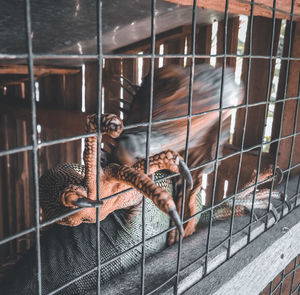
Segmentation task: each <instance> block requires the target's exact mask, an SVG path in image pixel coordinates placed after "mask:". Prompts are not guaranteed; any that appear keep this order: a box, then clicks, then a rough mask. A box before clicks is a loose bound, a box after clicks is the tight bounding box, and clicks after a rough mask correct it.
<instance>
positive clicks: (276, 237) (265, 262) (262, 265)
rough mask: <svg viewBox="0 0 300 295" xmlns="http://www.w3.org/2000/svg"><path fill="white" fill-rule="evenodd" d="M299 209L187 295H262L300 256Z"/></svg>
mask: <svg viewBox="0 0 300 295" xmlns="http://www.w3.org/2000/svg"><path fill="white" fill-rule="evenodd" d="M299 214H300V208H297V209H295V210H294V211H293V212H291V213H290V214H289V215H287V216H286V217H285V218H283V219H282V220H281V221H279V222H278V223H277V224H276V225H275V226H273V227H272V228H271V229H269V230H268V231H267V232H265V233H263V234H262V235H261V236H260V238H259V239H256V240H254V241H253V242H252V243H251V244H249V245H248V246H247V247H245V248H244V249H242V250H241V251H240V252H238V253H237V254H236V255H235V256H234V257H233V258H232V259H230V260H229V261H227V262H226V263H224V264H223V265H221V266H220V267H219V268H218V269H216V270H215V271H214V272H213V273H211V274H209V275H208V276H207V277H206V278H204V279H203V280H202V281H201V282H199V283H197V284H196V285H195V286H194V287H193V288H192V289H190V290H189V291H187V292H186V293H184V294H187V295H191V294H199V293H198V292H199V290H201V293H203V294H213V295H219V294H220V295H221V294H222V295H224V294H226V295H230V294H234V295H238V294H241V295H242V294H259V293H260V292H261V291H262V290H263V289H264V288H265V286H266V285H267V284H268V283H269V282H270V281H272V280H273V279H274V278H275V277H276V276H277V274H278V273H280V272H281V271H282V270H283V269H285V267H286V266H287V265H288V264H289V262H290V261H291V260H292V259H293V258H295V257H296V256H297V255H298V254H299V244H300V222H299V217H298V216H299Z"/></svg>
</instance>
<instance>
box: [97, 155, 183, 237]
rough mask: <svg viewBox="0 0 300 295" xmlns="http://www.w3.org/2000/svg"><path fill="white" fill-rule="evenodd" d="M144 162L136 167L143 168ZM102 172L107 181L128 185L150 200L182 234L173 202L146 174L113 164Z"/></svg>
mask: <svg viewBox="0 0 300 295" xmlns="http://www.w3.org/2000/svg"><path fill="white" fill-rule="evenodd" d="M144 162H145V161H141V162H139V164H140V165H141V166H138V167H139V168H141V167H143V165H144ZM103 172H104V174H105V176H106V178H107V179H112V180H113V179H114V180H116V181H118V182H120V183H124V184H126V185H129V186H130V187H133V188H135V189H136V190H137V191H139V192H140V193H142V194H143V195H144V196H145V197H147V198H149V199H150V200H152V201H153V203H154V204H155V205H156V206H157V208H158V209H160V210H161V211H163V212H165V213H166V214H168V215H169V216H170V217H171V218H172V220H174V223H175V224H176V226H177V227H178V230H179V232H180V233H181V234H183V227H182V224H181V221H180V217H179V215H178V212H177V211H176V205H175V203H174V200H173V198H172V196H171V195H170V194H169V193H168V192H167V191H166V190H165V189H164V188H163V187H159V186H157V185H156V184H155V183H154V182H153V181H152V180H151V178H149V177H148V176H147V175H146V174H144V173H143V172H141V171H138V170H136V168H133V167H129V166H121V165H118V164H115V163H114V164H109V165H108V166H106V167H104V168H103Z"/></svg>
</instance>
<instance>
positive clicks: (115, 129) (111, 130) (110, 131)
mask: <svg viewBox="0 0 300 295" xmlns="http://www.w3.org/2000/svg"><path fill="white" fill-rule="evenodd" d="M97 122H98V116H97V114H93V115H88V116H87V122H86V131H87V132H97V130H98V128H97V126H98V123H97ZM100 128H101V129H100V131H101V133H102V134H107V135H109V136H111V137H113V138H116V137H119V136H120V134H121V133H122V131H123V128H124V126H123V121H122V120H121V119H120V118H119V117H118V116H117V115H115V114H107V113H106V114H103V115H101V124H100Z"/></svg>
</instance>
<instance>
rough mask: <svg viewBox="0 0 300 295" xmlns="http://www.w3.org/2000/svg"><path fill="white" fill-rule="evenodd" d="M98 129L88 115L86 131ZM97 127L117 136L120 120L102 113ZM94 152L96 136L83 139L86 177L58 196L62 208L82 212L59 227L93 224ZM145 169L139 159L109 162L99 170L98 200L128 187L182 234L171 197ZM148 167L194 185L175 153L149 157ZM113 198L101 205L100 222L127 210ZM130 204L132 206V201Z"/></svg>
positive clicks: (93, 119) (96, 205)
mask: <svg viewBox="0 0 300 295" xmlns="http://www.w3.org/2000/svg"><path fill="white" fill-rule="evenodd" d="M97 126H98V117H97V115H90V116H88V117H87V123H86V130H87V132H97ZM100 126H101V134H107V135H109V136H111V137H118V136H119V135H120V134H121V132H122V131H123V122H122V120H121V119H120V118H119V117H118V116H116V115H113V114H103V115H102V116H101V125H100ZM96 151H97V137H96V136H93V137H88V138H86V139H85V151H84V162H85V178H84V181H83V185H82V186H79V185H69V186H67V187H66V188H65V189H64V191H63V192H62V193H61V196H60V199H61V203H62V205H63V206H64V207H65V208H66V207H67V208H70V209H75V208H78V207H84V208H85V209H83V210H81V211H80V212H78V213H75V214H74V215H71V216H69V217H66V218H64V219H63V220H61V221H60V223H61V224H65V225H72V226H74V225H78V224H80V223H81V222H95V221H96V219H97V218H96V210H95V208H93V207H98V206H100V205H101V204H102V201H101V200H97V189H96V175H97V165H96V159H97V154H96ZM145 167H146V161H145V160H139V161H137V162H136V163H135V164H134V165H133V166H132V167H129V166H124V165H119V164H116V163H110V164H108V165H107V166H105V167H104V168H101V171H100V173H101V177H100V194H101V196H100V198H105V197H108V196H109V195H111V194H115V193H118V192H121V191H122V190H124V189H126V188H129V187H132V188H135V189H136V190H138V191H139V192H140V193H142V194H143V195H144V196H146V197H148V198H150V199H151V200H152V201H153V202H154V204H155V205H156V206H157V207H158V208H159V209H160V210H162V211H163V212H165V213H166V214H168V215H169V216H170V217H171V219H172V220H173V222H174V223H175V224H176V226H177V229H178V231H179V232H180V234H183V226H182V223H181V220H180V217H179V214H178V212H177V211H176V205H175V203H174V200H173V198H172V196H171V195H170V194H169V193H168V192H167V191H166V190H165V189H164V188H162V187H159V186H157V185H156V184H155V183H154V182H153V180H152V179H151V178H150V177H149V176H148V175H146V174H145V173H144V172H145ZM148 167H149V169H148V173H149V174H154V173H155V172H157V171H160V170H169V171H171V172H174V173H180V175H182V176H183V177H184V178H185V179H186V181H187V183H188V184H189V186H190V187H192V186H193V180H192V176H191V173H190V171H189V169H188V167H187V165H186V164H185V163H184V161H183V159H182V158H181V156H180V155H179V154H178V153H177V152H174V151H172V150H167V151H165V152H161V153H159V154H157V155H154V156H151V157H149V166H148ZM116 187H117V189H116ZM103 192H104V193H103ZM129 194H130V193H129ZM127 197H129V198H130V197H132V198H136V195H135V193H132V194H130V196H128V195H127ZM115 198H117V199H115ZM115 198H112V199H108V200H105V201H104V202H103V207H102V208H101V210H100V220H101V218H105V217H106V216H107V215H108V214H109V213H111V212H113V211H114V210H117V209H121V208H125V207H127V205H126V202H124V200H123V199H122V198H120V197H119V196H117V197H115ZM127 200H128V199H127ZM137 201H138V200H137ZM110 202H111V204H110ZM133 204H135V202H134V201H133ZM103 211H104V212H103Z"/></svg>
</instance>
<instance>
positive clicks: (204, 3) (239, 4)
mask: <svg viewBox="0 0 300 295" xmlns="http://www.w3.org/2000/svg"><path fill="white" fill-rule="evenodd" d="M165 1H168V2H172V3H176V4H180V5H190V6H191V5H193V0H165ZM228 2H229V3H228V12H229V13H232V14H245V15H250V9H251V5H250V4H251V1H250V0H231V1H228ZM225 3H226V1H225V0H198V1H197V6H199V7H201V8H206V9H213V10H216V11H221V12H224V9H225ZM291 3H292V0H277V1H276V18H282V19H290V11H291ZM272 9H273V0H255V6H254V11H253V14H254V15H258V16H264V17H269V18H271V17H272ZM294 19H295V20H299V19H300V0H295V4H294Z"/></svg>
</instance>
